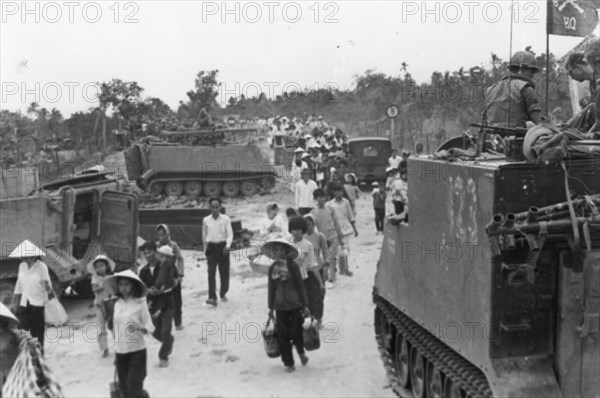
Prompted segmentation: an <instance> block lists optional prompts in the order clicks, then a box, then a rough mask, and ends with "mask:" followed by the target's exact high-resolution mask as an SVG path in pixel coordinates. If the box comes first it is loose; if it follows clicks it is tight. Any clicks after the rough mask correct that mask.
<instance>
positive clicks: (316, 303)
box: [304, 214, 327, 327]
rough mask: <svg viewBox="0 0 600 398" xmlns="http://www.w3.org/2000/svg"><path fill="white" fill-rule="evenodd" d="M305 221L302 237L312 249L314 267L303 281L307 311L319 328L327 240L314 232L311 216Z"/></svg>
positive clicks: (322, 307)
mask: <svg viewBox="0 0 600 398" xmlns="http://www.w3.org/2000/svg"><path fill="white" fill-rule="evenodd" d="M304 218H305V219H306V233H305V234H304V237H305V238H306V240H308V241H309V242H310V243H311V244H312V246H313V249H314V253H315V261H316V262H317V264H316V266H315V267H314V268H312V269H311V272H309V273H308V280H307V281H305V288H306V289H307V291H306V293H307V295H308V309H309V310H310V313H311V314H312V315H313V316H314V317H315V318H316V319H317V322H318V325H319V327H320V326H321V325H322V323H323V312H324V299H325V283H324V281H325V280H327V274H326V270H325V268H326V266H325V265H324V263H323V261H324V260H323V259H324V258H325V256H326V255H327V240H325V235H323V234H322V233H320V232H319V231H317V230H315V219H314V217H313V216H312V214H307V215H305V216H304Z"/></svg>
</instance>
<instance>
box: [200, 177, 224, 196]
mask: <svg viewBox="0 0 600 398" xmlns="http://www.w3.org/2000/svg"><path fill="white" fill-rule="evenodd" d="M202 191H203V192H204V195H206V196H208V197H213V196H219V195H220V194H221V184H219V183H218V182H215V181H209V182H207V183H205V184H204V189H203V190H202Z"/></svg>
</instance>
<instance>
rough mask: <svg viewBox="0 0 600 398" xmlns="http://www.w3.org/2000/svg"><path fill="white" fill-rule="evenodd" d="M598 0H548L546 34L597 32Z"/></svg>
mask: <svg viewBox="0 0 600 398" xmlns="http://www.w3.org/2000/svg"><path fill="white" fill-rule="evenodd" d="M598 9H600V0H548V23H547V34H549V35H559V36H581V37H585V36H588V35H589V34H591V33H595V34H596V35H600V32H598Z"/></svg>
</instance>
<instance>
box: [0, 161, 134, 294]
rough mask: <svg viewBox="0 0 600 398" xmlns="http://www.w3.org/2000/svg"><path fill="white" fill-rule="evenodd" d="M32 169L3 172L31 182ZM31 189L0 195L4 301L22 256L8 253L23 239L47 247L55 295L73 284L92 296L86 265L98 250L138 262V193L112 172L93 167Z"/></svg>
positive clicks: (125, 263)
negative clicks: (126, 188)
mask: <svg viewBox="0 0 600 398" xmlns="http://www.w3.org/2000/svg"><path fill="white" fill-rule="evenodd" d="M31 170H32V169H31V168H28V169H27V170H25V169H19V168H13V169H12V170H10V171H8V172H5V173H4V174H3V181H4V182H7V183H8V182H10V181H28V180H30V179H31V178H32V177H25V176H23V173H24V172H27V173H31V172H32V171H31ZM15 175H17V176H20V177H19V178H14V176H15ZM5 177H6V178H5ZM5 187H6V185H3V188H5ZM30 188H31V186H30V185H28V186H27V189H26V190H24V189H12V190H8V189H7V190H6V191H4V192H5V194H4V195H2V196H1V197H2V199H1V200H0V220H2V224H1V228H0V298H1V300H2V302H3V303H5V304H7V303H10V301H11V300H12V295H13V290H14V286H15V283H16V278H17V272H18V267H19V260H16V259H9V258H8V257H7V256H8V254H9V253H10V252H11V251H12V250H13V249H14V248H15V247H16V246H17V245H18V244H19V243H21V242H22V241H23V240H24V239H29V240H30V241H32V242H33V243H35V244H36V245H38V246H39V247H40V248H42V249H43V250H44V251H45V252H46V256H45V257H44V258H42V260H43V261H44V262H45V263H46V264H47V265H48V268H49V270H50V278H51V280H52V285H53V287H54V290H55V292H56V293H57V294H60V293H61V292H63V291H64V290H65V289H66V288H67V287H69V286H72V288H73V290H75V292H77V293H78V294H80V295H90V294H91V288H90V283H89V281H90V276H89V273H88V272H87V270H86V265H87V263H88V262H89V261H90V260H91V259H92V258H94V257H95V256H96V255H97V254H101V253H103V254H107V255H108V256H109V257H110V258H112V259H114V260H115V262H116V263H117V266H118V267H119V268H120V269H123V268H129V267H131V266H132V265H133V264H135V260H136V253H137V247H136V241H137V235H138V227H137V222H138V219H137V211H138V197H137V195H135V194H132V193H127V192H122V191H121V187H120V183H119V182H118V181H117V180H116V179H115V178H114V177H112V176H111V173H108V172H102V171H101V170H98V169H92V170H88V171H84V172H81V173H78V174H75V175H72V176H71V177H70V178H67V179H61V180H56V181H52V182H49V183H47V184H46V185H44V186H42V187H38V188H37V189H34V190H33V191H31V189H30ZM6 192H8V193H18V194H20V195H8V194H7V193H6Z"/></svg>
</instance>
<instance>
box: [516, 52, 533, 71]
mask: <svg viewBox="0 0 600 398" xmlns="http://www.w3.org/2000/svg"><path fill="white" fill-rule="evenodd" d="M510 66H515V67H518V68H528V69H531V70H534V71H536V72H539V71H540V68H538V66H537V62H536V60H535V55H533V53H532V52H530V51H517V52H516V53H514V55H513V56H512V57H511V59H510Z"/></svg>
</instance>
